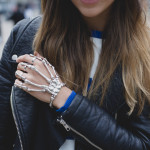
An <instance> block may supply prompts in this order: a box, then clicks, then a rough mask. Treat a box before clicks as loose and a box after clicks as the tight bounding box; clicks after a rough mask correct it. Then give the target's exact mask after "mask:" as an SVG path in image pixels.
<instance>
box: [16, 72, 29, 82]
mask: <svg viewBox="0 0 150 150" xmlns="http://www.w3.org/2000/svg"><path fill="white" fill-rule="evenodd" d="M15 76H16V78H18V79H20V80H22V81H25V80H26V78H27V77H28V75H27V73H24V72H22V71H20V70H17V71H16V73H15Z"/></svg>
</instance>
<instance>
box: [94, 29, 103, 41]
mask: <svg viewBox="0 0 150 150" xmlns="http://www.w3.org/2000/svg"><path fill="white" fill-rule="evenodd" d="M92 37H94V38H98V39H102V32H101V31H97V30H92Z"/></svg>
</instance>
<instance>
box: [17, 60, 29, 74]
mask: <svg viewBox="0 0 150 150" xmlns="http://www.w3.org/2000/svg"><path fill="white" fill-rule="evenodd" d="M27 66H28V64H27V63H24V62H21V63H19V64H18V66H17V70H21V71H24V72H30V69H29V68H28V67H27Z"/></svg>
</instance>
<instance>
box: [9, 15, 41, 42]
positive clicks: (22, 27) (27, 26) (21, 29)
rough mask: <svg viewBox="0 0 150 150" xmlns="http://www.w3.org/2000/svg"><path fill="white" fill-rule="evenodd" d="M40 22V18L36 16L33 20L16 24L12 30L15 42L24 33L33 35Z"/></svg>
mask: <svg viewBox="0 0 150 150" xmlns="http://www.w3.org/2000/svg"><path fill="white" fill-rule="evenodd" d="M41 20H42V17H41V16H38V17H36V18H33V19H24V20H22V21H20V22H18V23H17V24H16V25H15V26H14V28H13V30H12V34H13V36H14V37H15V39H14V40H15V42H18V41H17V39H19V38H20V37H22V36H23V35H24V34H25V33H26V32H28V34H35V33H36V32H37V30H38V28H39V26H40V24H41Z"/></svg>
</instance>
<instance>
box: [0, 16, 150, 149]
mask: <svg viewBox="0 0 150 150" xmlns="http://www.w3.org/2000/svg"><path fill="white" fill-rule="evenodd" d="M40 22H41V18H40V17H38V18H35V19H33V20H23V21H21V22H20V23H18V24H17V25H16V26H15V27H14V29H13V31H12V33H11V35H10V37H9V39H8V42H7V43H6V45H5V48H4V51H3V55H2V58H1V61H0V150H20V149H21V150H58V149H59V147H60V146H61V145H62V144H63V142H64V141H65V139H66V137H67V136H73V137H74V138H75V139H76V150H94V149H95V150H96V149H99V150H100V149H103V150H150V106H149V105H147V104H145V108H144V110H143V112H142V114H141V115H140V116H137V115H136V113H133V114H132V115H131V116H128V115H127V112H128V110H129V108H128V106H127V105H126V103H125V99H124V97H123V93H124V88H123V82H122V75H121V69H120V68H119V67H118V69H116V71H115V73H114V75H113V78H112V80H111V83H110V85H109V89H108V91H107V94H106V97H105V101H104V105H103V107H99V106H98V105H97V104H96V103H97V102H98V101H100V97H101V90H99V95H98V96H97V97H96V98H95V99H96V102H93V101H91V100H88V99H87V98H86V97H83V96H82V95H80V94H77V95H76V97H75V99H74V101H73V102H72V103H71V105H70V107H69V108H68V110H67V111H65V112H64V113H63V114H57V113H56V111H55V110H54V109H50V108H49V106H48V105H47V104H45V103H43V102H40V101H38V100H36V99H35V98H33V97H32V96H30V95H29V94H27V93H26V92H24V91H22V90H21V89H19V88H16V87H13V88H12V86H13V84H14V81H15V75H14V73H15V71H16V67H17V63H16V62H15V61H14V60H12V56H13V57H14V55H17V56H20V55H23V54H30V53H33V49H32V43H33V39H34V36H35V33H36V31H37V30H38V27H39V25H40ZM11 92H12V94H11ZM10 95H11V98H10ZM10 99H11V104H10ZM12 114H13V115H12Z"/></svg>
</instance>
